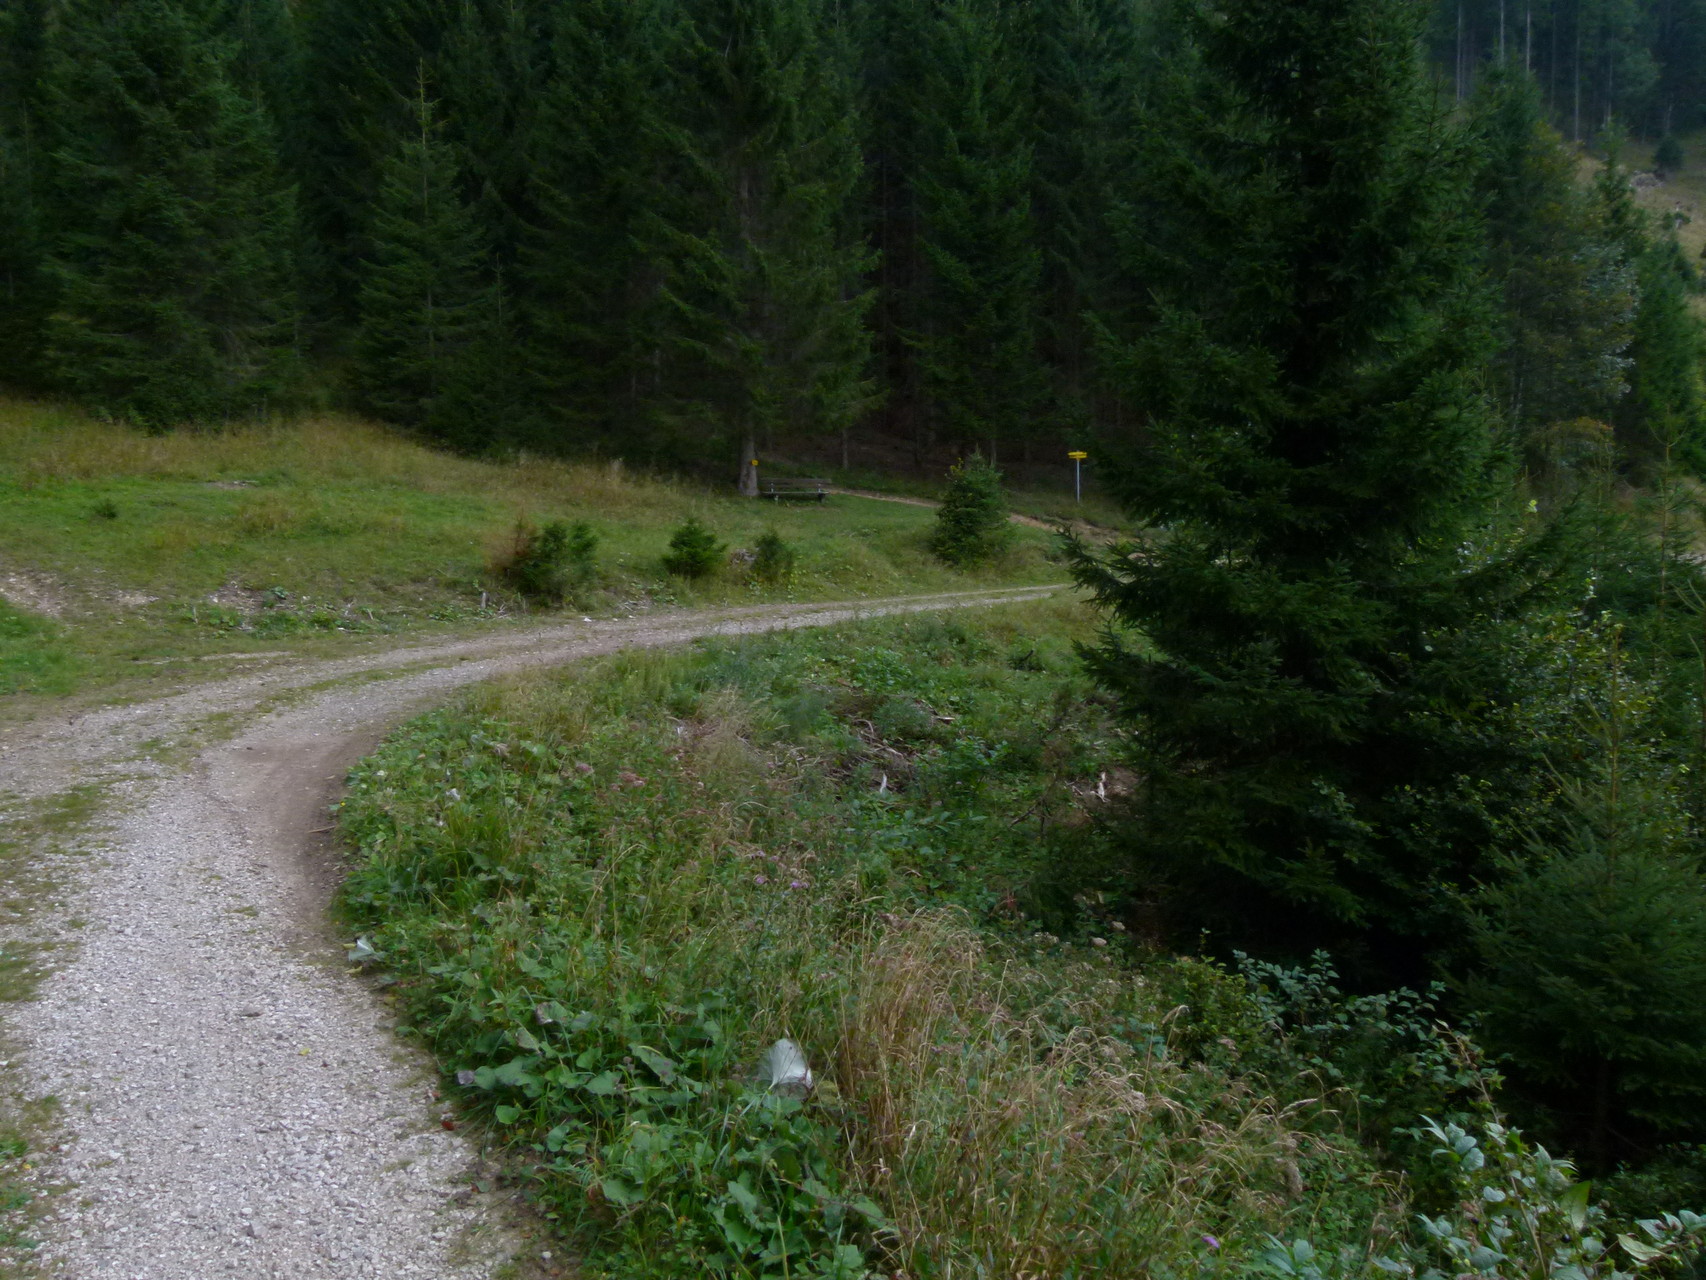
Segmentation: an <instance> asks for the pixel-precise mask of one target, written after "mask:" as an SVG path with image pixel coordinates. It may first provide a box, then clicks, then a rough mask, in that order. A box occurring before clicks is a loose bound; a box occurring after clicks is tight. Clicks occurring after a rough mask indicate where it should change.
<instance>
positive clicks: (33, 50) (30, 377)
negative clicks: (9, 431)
mask: <svg viewBox="0 0 1706 1280" xmlns="http://www.w3.org/2000/svg"><path fill="white" fill-rule="evenodd" d="M46 41H47V5H46V3H45V0H24V2H23V3H16V4H12V5H7V6H4V7H0V350H3V351H5V352H6V355H5V357H4V360H3V362H0V380H3V381H6V382H10V383H14V384H22V383H31V382H35V381H37V380H38V379H39V377H40V373H41V368H40V354H41V327H42V323H43V320H44V318H45V316H46V312H47V307H48V292H47V288H46V281H45V279H44V278H43V274H42V251H43V238H44V237H43V226H42V218H41V194H42V191H41V188H42V182H43V178H44V174H43V167H44V166H43V161H44V158H45V153H44V147H43V137H42V122H41V92H42V77H43V72H44V70H45V62H46Z"/></svg>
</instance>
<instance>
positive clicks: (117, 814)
mask: <svg viewBox="0 0 1706 1280" xmlns="http://www.w3.org/2000/svg"><path fill="white" fill-rule="evenodd" d="M1051 590H1053V588H1037V589H1031V590H1023V589H1021V590H1010V591H998V592H972V593H959V594H955V595H943V596H933V597H915V598H902V599H894V600H881V601H866V602H862V603H860V604H856V605H833V606H825V605H819V606H790V607H784V608H759V609H740V610H727V611H723V612H721V613H716V614H701V615H691V614H681V615H675V616H671V617H651V618H647V619H643V620H629V621H620V622H598V623H583V624H580V625H557V626H551V627H539V628H531V629H527V630H522V631H514V632H508V633H503V634H499V635H493V636H487V637H481V638H478V639H473V640H463V641H458V642H454V643H447V644H438V645H430V646H414V647H409V648H399V649H395V650H390V651H387V652H384V653H374V654H366V655H363V656H361V657H357V658H345V659H339V660H335V661H324V662H315V663H297V662H293V661H285V662H281V663H279V664H276V665H274V666H270V667H268V668H267V669H265V670H262V671H258V672H251V673H247V674H245V675H243V676H239V677H235V678H231V679H227V680H222V681H219V682H217V683H211V684H206V685H201V686H198V687H196V688H193V689H190V690H188V691H187V692H184V693H180V694H177V695H174V696H171V697H167V698H163V699H159V700H157V701H154V702H149V703H143V704H139V705H136V706H129V707H111V708H103V709H101V710H99V711H95V712H91V713H88V714H85V715H81V716H78V717H75V718H73V719H71V720H68V721H64V722H51V721H50V722H37V723H32V724H29V725H24V726H14V727H12V728H10V729H8V730H5V731H0V791H5V792H8V793H11V794H12V795H14V796H16V797H18V800H19V801H26V800H28V799H29V798H32V797H34V798H44V797H49V796H52V795H54V794H58V793H63V792H64V791H65V789H67V788H69V787H72V786H76V785H83V784H90V783H95V784H106V785H107V786H108V787H109V788H110V791H109V795H110V800H109V803H108V807H107V813H108V818H107V821H108V826H107V827H106V829H105V830H104V831H103V832H102V834H101V836H100V837H99V843H98V844H97V845H96V846H94V847H95V852H96V855H97V856H96V858H95V859H94V862H95V865H94V866H92V867H90V866H87V865H80V864H79V862H78V860H77V859H74V858H65V859H63V860H62V863H61V865H60V867H59V870H60V871H61V872H62V873H64V874H66V875H69V876H71V877H72V878H73V880H74V882H75V883H73V884H72V885H71V886H70V887H69V888H68V889H67V890H66V892H65V895H64V904H63V906H62V907H60V908H58V909H56V910H55V912H54V918H53V919H52V920H50V921H48V922H47V924H48V926H49V930H48V931H49V932H50V933H52V932H53V931H54V930H57V931H58V933H59V936H61V937H63V938H66V939H70V940H73V946H72V947H71V949H70V951H69V958H68V959H66V960H65V961H64V962H63V963H62V964H61V966H60V967H59V968H58V969H57V970H56V971H55V972H54V973H52V974H51V975H50V976H49V977H48V978H47V979H46V980H45V981H44V983H43V984H42V987H41V989H40V992H39V996H38V998H37V999H36V1000H34V1001H33V1002H29V1003H25V1004H20V1005H16V1006H13V1007H12V1016H11V1017H10V1019H9V1026H8V1027H7V1028H6V1037H7V1042H8V1045H9V1046H10V1047H11V1049H12V1051H13V1053H14V1054H15V1055H17V1056H16V1057H15V1058H14V1060H13V1061H12V1062H11V1064H10V1069H11V1070H13V1071H19V1070H21V1071H22V1072H23V1073H24V1080H23V1082H22V1084H23V1087H24V1088H25V1089H26V1090H27V1091H28V1092H30V1093H32V1094H35V1095H46V1094H53V1095H55V1096H56V1097H58V1098H59V1099H60V1101H61V1104H62V1109H61V1113H60V1117H59V1120H60V1128H61V1138H60V1140H61V1141H62V1142H63V1144H64V1145H63V1146H62V1147H61V1152H62V1153H63V1154H61V1155H60V1156H58V1157H57V1161H56V1166H57V1167H51V1168H50V1169H49V1170H48V1171H47V1172H48V1174H49V1175H50V1176H51V1177H52V1178H55V1179H58V1180H62V1181H69V1182H71V1183H73V1184H75V1187H74V1189H73V1190H71V1191H69V1192H67V1193H66V1194H63V1195H61V1196H59V1197H58V1198H57V1200H56V1202H55V1203H56V1208H55V1210H54V1211H53V1213H52V1215H51V1216H50V1217H49V1218H48V1220H47V1221H46V1222H45V1223H44V1224H43V1234H44V1236H45V1243H44V1246H43V1248H42V1250H41V1253H40V1259H41V1262H42V1264H43V1269H44V1270H45V1271H46V1272H47V1273H49V1274H52V1275H57V1276H63V1277H67V1278H70V1280H212V1278H214V1277H220V1276H242V1277H277V1278H279V1280H286V1278H288V1280H321V1278H326V1280H330V1278H333V1277H337V1278H339V1280H343V1278H345V1277H350V1278H353V1277H368V1276H375V1277H377V1276H384V1277H406V1276H420V1277H431V1278H433V1280H462V1278H467V1280H473V1278H474V1277H491V1276H494V1275H495V1274H497V1273H499V1272H500V1270H501V1271H502V1274H503V1275H505V1276H509V1275H514V1276H518V1277H530V1276H553V1275H561V1274H564V1271H563V1270H562V1263H561V1261H560V1260H554V1259H551V1258H550V1257H549V1256H548V1254H546V1255H545V1256H541V1248H540V1246H539V1245H538V1243H537V1241H532V1242H530V1237H529V1233H528V1230H527V1226H526V1222H525V1215H524V1214H522V1213H520V1212H519V1211H518V1210H517V1208H516V1206H514V1205H513V1204H511V1203H509V1202H507V1201H504V1200H501V1199H498V1198H496V1197H494V1195H493V1194H491V1193H489V1192H485V1191H482V1190H481V1188H484V1187H487V1186H489V1185H490V1184H489V1183H488V1182H486V1181H485V1180H484V1179H483V1178H482V1174H483V1172H484V1166H483V1162H482V1157H481V1155H480V1153H479V1152H478V1151H477V1150H476V1149H475V1147H474V1146H473V1144H471V1143H470V1142H468V1141H467V1140H466V1138H465V1136H464V1134H463V1133H462V1132H461V1131H458V1130H453V1129H451V1128H447V1127H446V1126H447V1124H448V1123H451V1120H450V1117H449V1116H448V1113H447V1112H446V1111H445V1109H444V1107H443V1105H442V1104H441V1103H440V1102H439V1100H438V1097H437V1093H436V1090H435V1088H434V1077H433V1074H432V1072H431V1069H430V1066H429V1064H428V1063H427V1062H426V1061H425V1059H424V1058H423V1057H422V1056H421V1055H419V1054H418V1053H417V1052H415V1051H413V1050H411V1049H409V1048H408V1047H407V1046H406V1045H405V1044H404V1043H403V1042H402V1041H399V1040H397V1039H395V1038H394V1037H393V1036H392V1035H391V1031H390V1022H389V1019H388V1017H387V1015H386V1011H385V1006H384V1004H383V1003H382V1002H381V1001H379V1000H377V999H376V998H374V997H373V996H372V995H371V994H370V993H369V992H368V990H367V989H366V988H364V987H363V986H362V985H360V984H359V983H357V982H355V981H354V980H352V979H351V978H349V977H347V976H346V974H345V971H344V968H343V965H342V960H343V953H342V947H341V945H340V943H339V940H338V939H337V938H336V937H335V936H334V935H333V933H332V931H331V927H330V925H329V924H328V923H327V919H326V912H325V908H326V904H327V901H328V899H329V897H330V894H331V892H332V890H333V888H334V887H335V859H334V857H333V855H332V850H331V849H330V848H329V847H328V845H327V843H326V841H327V838H328V837H327V835H326V827H325V814H326V806H327V804H329V803H330V801H331V800H332V798H333V797H334V795H335V792H336V789H337V787H338V786H339V784H340V783H341V780H342V777H343V775H344V773H345V771H346V770H347V769H348V768H349V766H350V765H351V764H353V763H354V761H355V760H357V759H358V758H360V756H361V755H363V754H365V753H366V752H367V751H368V750H370V749H371V747H372V745H373V744H374V743H375V742H376V741H377V740H378V739H379V738H380V737H381V736H382V735H383V734H384V733H385V732H386V731H387V730H389V729H390V728H391V727H393V726H394V725H395V724H396V723H397V722H398V721H400V720H402V719H404V718H406V717H407V716H409V715H410V714H413V713H417V712H419V711H421V710H424V709H425V708H427V707H429V706H431V705H433V704H435V703H436V702H438V701H441V700H442V699H443V698H444V697H446V696H447V695H448V694H449V693H450V692H451V691H453V690H454V689H456V688H458V687H460V686H462V685H466V684H469V683H472V682H474V681H477V680H481V679H485V678H487V677H489V676H492V675H496V674H499V673H502V672H504V671H509V670H515V669H518V668H520V667H524V666H529V665H538V664H545V663H555V662H563V661H568V660H570V659H574V658H581V657H587V656H591V655H593V654H598V653H605V652H610V651H613V650H616V649H620V648H626V647H634V646H655V645H666V644H672V643H678V642H681V641H684V640H688V639H691V638H694V637H696V636H702V635H707V634H712V633H731V634H739V633H746V632H756V631H766V630H774V629H779V628H787V627H804V626H820V625H825V624H828V623H833V622H840V621H845V620H848V619H850V618H854V617H857V616H861V615H875V614H881V613H895V612H912V611H922V610H930V609H941V608H950V607H963V606H966V605H973V604H992V603H1001V602H1005V601H1009V600H1019V599H1033V598H1036V597H1038V596H1039V595H1043V594H1047V593H1048V592H1049V591H1051ZM360 677H367V678H366V679H360ZM328 681H339V682H340V683H337V684H335V685H333V686H332V687H330V688H328V687H326V683H327V682H328ZM281 705H282V709H275V708H278V707H280V706H281ZM216 727H217V732H218V736H219V740H218V741H213V742H210V739H211V738H213V737H214V736H215V729H216ZM82 861H83V864H86V863H87V862H88V861H89V860H88V859H84V860H82ZM78 920H81V921H86V922H87V923H86V924H84V925H82V926H81V927H78V926H77V925H76V923H75V922H76V921H78ZM0 1065H4V1064H0ZM506 1267H508V1268H509V1269H504V1268H506Z"/></svg>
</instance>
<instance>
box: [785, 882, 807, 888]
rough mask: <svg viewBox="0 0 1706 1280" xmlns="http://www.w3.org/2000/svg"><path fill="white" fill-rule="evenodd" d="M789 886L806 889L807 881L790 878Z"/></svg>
mask: <svg viewBox="0 0 1706 1280" xmlns="http://www.w3.org/2000/svg"><path fill="white" fill-rule="evenodd" d="M788 887H789V888H790V889H804V888H805V887H806V882H805V881H804V880H790V881H788Z"/></svg>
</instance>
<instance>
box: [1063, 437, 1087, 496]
mask: <svg viewBox="0 0 1706 1280" xmlns="http://www.w3.org/2000/svg"><path fill="white" fill-rule="evenodd" d="M1066 456H1067V457H1069V458H1071V459H1072V500H1073V501H1074V502H1076V503H1077V504H1078V505H1079V506H1083V505H1084V459H1086V458H1088V457H1089V456H1090V455H1089V454H1087V453H1085V452H1084V450H1082V449H1074V450H1073V451H1072V452H1071V453H1069V454H1067V455H1066Z"/></svg>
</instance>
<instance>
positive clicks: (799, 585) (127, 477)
mask: <svg viewBox="0 0 1706 1280" xmlns="http://www.w3.org/2000/svg"><path fill="white" fill-rule="evenodd" d="M689 516H697V517H698V518H699V519H701V520H702V521H704V522H705V523H706V524H707V525H709V526H710V527H711V528H712V529H713V530H714V531H715V532H716V534H717V535H718V536H719V537H720V538H721V539H722V540H723V541H724V542H726V543H727V544H729V546H730V547H731V549H733V550H737V551H740V550H750V549H751V548H752V547H753V546H754V544H755V543H756V542H757V540H758V538H759V536H760V535H761V534H762V533H763V532H765V530H767V529H769V528H774V529H775V530H776V531H777V532H778V533H779V534H780V535H781V536H782V538H783V539H785V540H786V541H787V542H788V543H789V544H790V545H791V546H792V547H793V548H794V550H795V552H796V569H795V572H794V573H793V575H792V576H791V577H790V579H789V580H788V581H787V582H785V583H781V584H773V585H765V584H761V583H758V582H756V581H754V580H752V576H751V574H750V573H749V572H747V571H746V569H745V568H744V567H742V565H740V564H739V563H734V562H731V563H730V564H729V565H727V566H725V567H724V568H723V570H722V571H720V572H719V573H717V574H715V575H713V576H712V577H711V578H709V579H706V580H703V581H697V582H694V583H692V584H691V585H689V584H687V583H685V582H684V581H682V580H680V579H677V578H673V577H671V576H670V575H668V574H667V573H665V572H664V571H663V568H662V563H661V562H662V557H663V555H664V553H665V550H666V547H667V543H668V540H669V536H670V533H671V532H672V531H673V530H674V529H675V528H676V527H677V526H678V525H679V524H680V523H681V522H682V521H683V520H685V519H687V518H688V517H689ZM932 518H933V517H932V514H931V513H930V512H929V511H926V510H923V509H920V508H917V507H912V506H906V505H901V504H895V503H886V502H879V501H872V500H866V499H859V498H835V499H832V500H831V501H830V502H829V503H828V504H825V505H824V506H822V507H819V506H817V505H816V504H803V505H802V504H795V505H782V506H771V505H768V504H766V505H760V504H757V503H753V502H751V501H746V500H742V499H740V498H738V497H737V496H734V495H733V494H731V493H725V492H720V491H713V490H710V489H705V488H700V487H694V486H691V485H684V484H677V483H667V482H664V481H661V480H657V479H653V478H649V477H646V476H641V475H636V474H633V473H631V472H628V471H625V470H623V469H622V468H621V467H620V466H619V465H617V464H602V465H590V464H574V463H565V462H559V461H552V460H541V459H528V458H521V459H515V460H510V461H480V460H472V459H467V458H461V457H456V456H453V455H448V454H444V453H441V452H437V451H435V450H432V449H429V448H426V447H423V446H422V445H420V444H417V443H415V442H412V441H410V440H407V439H405V438H403V437H401V436H399V435H397V434H396V433H394V432H391V431H388V430H385V429H383V428H380V427H377V426H374V425H372V424H370V423H365V422H361V421H357V420H353V419H346V418H335V417H334V418H316V419H309V420H305V421H302V422H300V423H296V424H292V425H288V426H277V427H251V428H242V429H232V430H228V431H222V432H218V433H193V432H183V433H175V434H171V435H164V436H149V435H144V434H141V433H138V432H135V431H131V430H128V429H125V428H122V427H118V426H114V425H110V424H104V423H99V422H96V421H93V420H91V419H90V418H88V417H87V416H85V415H83V414H81V413H78V412H76V411H74V410H71V409H67V408H63V407H60V406H56V405H52V404H44V403H38V402H32V401H26V400H20V399H15V398H14V399H0V563H3V564H5V565H6V566H7V576H6V578H5V579H3V580H0V594H4V595H7V596H10V597H11V599H12V601H13V603H14V604H15V605H17V606H19V608H18V609H12V610H9V611H8V612H7V613H6V614H4V615H0V691H7V692H18V691H24V690H28V691H33V692H34V693H37V694H41V695H54V694H63V693H64V692H66V691H68V690H69V689H71V688H74V687H76V686H77V685H78V684H79V683H81V684H84V685H86V686H96V687H99V686H110V685H112V684H114V683H115V682H120V681H124V680H126V679H129V680H130V681H131V682H132V683H135V682H138V681H141V680H145V679H147V678H149V677H153V678H159V677H160V675H161V674H162V673H161V672H160V669H159V665H158V664H160V663H161V662H162V661H163V660H164V661H167V662H169V661H171V660H175V659H185V658H192V657H197V656H205V655H207V654H210V653H220V652H242V651H244V650H249V651H255V650H268V649H274V648H277V647H279V645H280V642H281V641H284V642H287V643H288V644H289V645H291V646H293V647H294V646H297V645H300V644H303V643H308V642H318V643H322V644H324V643H326V642H329V641H335V640H336V638H337V637H339V636H350V635H357V636H359V635H361V634H364V633H374V632H387V631H393V630H398V629H403V628H417V627H422V626H434V625H446V624H457V623H470V622H476V621H501V620H502V619H506V618H508V619H513V618H518V617H525V616H530V610H529V608H528V606H527V605H526V603H525V602H524V601H522V600H521V599H520V598H519V597H517V596H516V595H514V593H512V592H510V591H509V590H508V589H507V588H506V586H505V584H504V583H503V582H502V581H501V579H500V578H499V577H498V576H497V575H496V574H495V573H494V572H493V565H494V563H495V561H496V559H497V558H498V557H500V556H501V555H502V553H503V551H504V549H505V548H506V547H507V546H508V545H509V544H510V542H511V540H512V537H513V531H514V529H515V527H516V524H517V521H518V520H522V519H528V520H532V521H536V522H543V521H545V520H550V519H565V520H577V519H584V520H587V521H590V522H591V524H592V525H593V527H594V529H595V530H596V532H597V533H598V535H599V538H600V551H599V569H600V589H599V591H598V592H597V593H596V594H595V596H594V597H593V598H592V599H590V600H587V601H583V602H582V606H581V607H582V609H583V610H584V611H586V612H592V613H609V612H624V613H625V612H631V611H633V610H635V609H641V608H649V607H652V606H657V605H689V606H691V605H716V604H725V603H731V602H751V601H761V600H767V599H825V598H832V597H840V596H857V595H865V594H894V593H900V592H907V591H929V590H953V589H956V588H962V587H964V588H976V587H982V586H996V585H1005V584H1009V583H1029V582H1038V581H1047V580H1053V579H1058V578H1059V577H1060V576H1061V574H1060V571H1059V570H1058V568H1056V567H1055V566H1054V565H1052V564H1050V563H1049V562H1048V560H1047V558H1046V552H1047V548H1048V545H1049V537H1048V535H1047V534H1046V533H1044V532H1042V531H1037V530H1027V531H1025V536H1024V537H1023V539H1022V540H1021V543H1020V545H1019V546H1018V547H1017V549H1016V550H1015V551H1014V553H1013V554H1012V555H1010V556H1009V557H1007V558H1006V559H1005V560H1004V561H1003V562H1001V563H1000V564H997V565H994V566H990V567H988V568H986V569H982V570H980V571H977V572H975V573H961V572H957V571H954V570H951V569H948V568H947V567H945V566H943V565H941V564H939V563H937V562H936V561H935V560H934V559H932V558H931V557H930V555H929V554H928V551H927V549H926V545H925V536H926V533H927V530H928V527H929V525H930V522H931V520H932ZM32 607H35V608H37V609H38V610H39V609H40V608H42V607H45V608H48V609H50V610H51V611H52V612H53V613H55V614H57V623H56V624H55V625H51V626H50V625H49V624H48V623H46V622H45V621H42V620H40V619H39V618H38V619H36V620H28V619H25V618H23V616H22V614H21V613H20V611H19V610H20V609H24V608H32ZM138 663H140V664H142V665H143V666H144V667H150V668H151V669H146V670H139V669H138V667H137V665H136V664H138Z"/></svg>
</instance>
